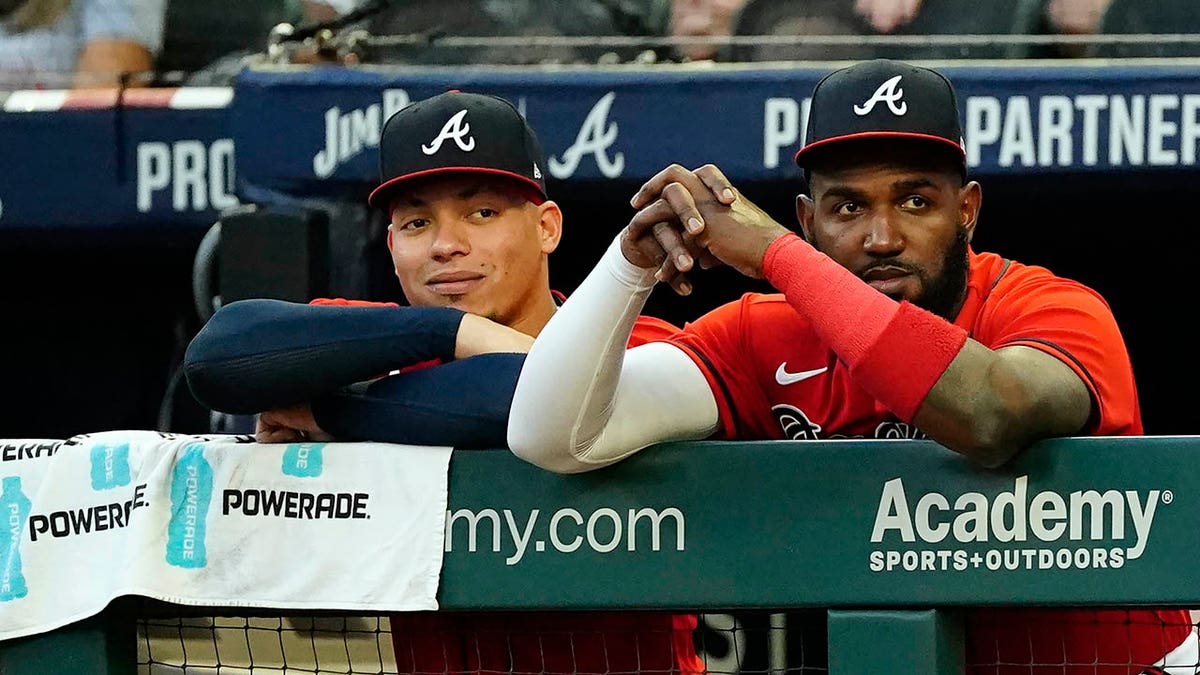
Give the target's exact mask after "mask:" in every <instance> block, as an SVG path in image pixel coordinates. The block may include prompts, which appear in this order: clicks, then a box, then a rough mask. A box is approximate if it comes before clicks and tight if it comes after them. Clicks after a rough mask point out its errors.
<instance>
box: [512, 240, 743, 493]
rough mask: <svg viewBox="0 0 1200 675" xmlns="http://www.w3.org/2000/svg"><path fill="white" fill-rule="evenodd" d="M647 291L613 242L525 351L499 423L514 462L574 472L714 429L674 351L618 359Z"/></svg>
mask: <svg viewBox="0 0 1200 675" xmlns="http://www.w3.org/2000/svg"><path fill="white" fill-rule="evenodd" d="M653 287H654V277H653V270H643V269H641V268H638V267H635V266H634V265H632V264H631V263H630V262H629V261H627V260H626V259H625V256H624V254H622V253H621V248H620V244H619V240H618V241H614V242H613V245H612V246H610V247H609V248H608V250H607V251H606V252H605V254H604V256H603V257H602V258H601V259H600V262H599V263H598V264H597V265H596V268H595V269H594V270H592V272H591V273H590V274H589V275H588V277H587V278H586V279H585V280H584V281H583V283H582V284H580V285H579V288H578V289H576V290H575V292H574V293H572V294H571V297H570V298H568V299H567V301H566V303H564V304H563V306H562V307H561V308H559V310H558V311H557V312H556V313H555V314H554V317H553V318H552V319H551V320H550V323H549V324H547V325H546V327H545V328H544V329H543V330H542V333H541V334H540V335H539V336H538V338H537V340H535V341H534V344H533V348H532V349H530V350H529V356H528V357H527V358H526V360H525V366H524V367H523V368H522V370H521V377H520V379H519V380H518V382H517V390H516V394H515V396H514V398H513V404H512V411H511V412H510V413H509V417H508V444H509V447H510V448H511V449H512V451H513V453H514V454H516V455H517V456H518V457H521V458H522V459H524V460H526V461H529V462H531V463H533V464H536V465H538V466H540V467H542V468H544V469H549V470H551V471H557V472H560V473H576V472H581V471H590V470H592V469H598V468H600V467H602V466H607V465H609V464H612V463H614V462H617V461H618V460H621V459H623V458H625V457H628V456H629V455H632V454H633V453H635V452H637V451H638V450H641V449H642V448H644V447H646V446H647V445H651V444H653V443H657V442H660V441H672V440H686V439H695V438H704V437H706V436H708V435H710V434H711V433H712V432H713V431H715V430H716V428H717V424H718V421H719V418H718V411H717V403H716V399H715V398H714V397H713V394H712V390H711V389H710V388H709V385H708V381H707V380H706V379H705V377H704V374H703V373H702V372H701V371H700V369H699V367H697V366H696V364H695V363H693V362H692V360H691V359H690V358H689V357H688V356H687V355H686V354H684V353H683V351H681V350H680V349H679V348H677V347H675V346H673V345H670V344H667V343H652V344H647V345H643V346H640V347H635V348H634V349H631V350H629V351H628V352H626V350H625V345H626V344H627V343H628V342H629V336H630V333H631V332H632V330H633V326H634V324H635V323H636V321H637V317H638V314H639V312H641V309H642V306H643V305H644V304H645V302H646V298H647V297H648V296H649V295H650V291H651V289H653Z"/></svg>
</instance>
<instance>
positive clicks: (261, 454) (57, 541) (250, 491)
mask: <svg viewBox="0 0 1200 675" xmlns="http://www.w3.org/2000/svg"><path fill="white" fill-rule="evenodd" d="M251 441H252V439H251V438H250V437H240V436H228V435H219V436H181V435H168V434H160V433H157V432H149V431H119V432H105V433H99V434H88V435H84V436H77V437H75V438H72V439H70V440H68V441H66V442H58V441H0V639H9V638H14V637H20V636H24V635H31V634H35V633H40V632H44V631H48V630H52V629H54V628H58V627H60V626H63V625H66V624H68V623H71V622H74V621H77V620H79V619H82V618H85V617H88V616H91V615H94V614H96V613H98V612H100V611H101V610H102V609H104V607H105V606H106V605H107V604H108V603H109V601H110V600H112V599H114V598H117V597H119V596H123V595H140V596H145V597H148V598H156V599H160V600H165V601H168V602H173V603H179V604H187V605H213V606H240V607H270V608H280V609H346V610H369V611H408V610H432V609H437V589H438V581H439V577H440V574H441V566H442V555H443V544H444V538H445V513H446V502H447V488H448V477H449V464H450V453H451V451H450V448H441V447H436V448H435V447H414V446H400V445H389V444H381V443H328V444H324V443H305V444H260V443H254V442H251Z"/></svg>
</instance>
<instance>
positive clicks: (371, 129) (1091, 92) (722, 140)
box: [0, 62, 1200, 229]
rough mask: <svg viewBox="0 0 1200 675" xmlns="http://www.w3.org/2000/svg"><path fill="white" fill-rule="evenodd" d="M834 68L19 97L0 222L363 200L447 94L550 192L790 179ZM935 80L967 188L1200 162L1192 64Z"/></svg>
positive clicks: (294, 76)
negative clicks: (391, 140) (519, 141)
mask: <svg viewBox="0 0 1200 675" xmlns="http://www.w3.org/2000/svg"><path fill="white" fill-rule="evenodd" d="M829 70H830V66H828V65H825V66H815V65H810V66H786V67H785V66H777V67H770V66H765V65H761V64H760V65H755V66H744V65H726V66H717V67H713V66H707V67H705V66H695V65H692V66H685V65H673V66H656V67H654V68H647V67H613V68H606V69H600V68H594V67H593V68H587V69H581V68H575V69H569V68H561V69H559V68H508V69H501V68H495V69H488V70H482V69H457V68H385V67H378V66H376V67H369V66H364V67H360V68H310V67H285V68H273V69H248V70H246V71H244V72H243V73H242V74H241V75H240V76H239V78H238V80H237V83H236V85H235V86H234V87H233V89H232V90H229V89H209V90H205V92H204V93H203V94H202V95H200V96H197V94H196V93H195V92H194V90H191V89H186V88H185V89H179V90H176V91H177V92H179V93H176V94H168V95H165V96H164V95H162V94H159V95H158V98H161V99H163V100H164V101H169V103H168V104H163V105H161V106H158V107H155V106H148V105H132V106H129V105H108V106H100V107H86V106H72V105H70V96H68V95H65V94H63V93H62V92H57V93H58V94H59V95H60V96H65V97H66V98H65V104H64V105H60V106H58V107H55V108H41V107H39V108H37V109H36V110H32V111H27V110H24V109H22V107H21V105H20V101H19V100H17V101H16V102H14V99H18V98H19V97H20V93H19V94H14V95H12V96H10V97H9V98H8V99H7V100H6V101H5V104H4V106H3V109H4V112H2V113H0V229H4V228H23V227H62V226H74V227H145V226H150V227H162V226H163V225H165V224H182V225H185V226H192V225H194V226H200V225H207V224H209V223H211V222H213V220H214V219H215V218H216V216H217V214H218V213H219V212H220V211H221V210H222V209H225V208H229V207H231V206H235V205H236V204H237V197H236V196H235V195H241V196H243V200H246V201H255V200H259V199H268V200H269V199H270V194H271V191H280V192H285V193H288V194H289V195H294V196H320V195H331V194H343V195H344V194H345V191H346V190H348V189H349V190H354V191H355V194H356V195H359V196H361V194H362V193H364V192H365V190H366V189H367V188H368V187H369V186H370V185H371V184H372V183H373V182H375V181H376V179H377V161H378V159H377V147H378V143H379V134H380V131H381V129H382V127H383V123H384V121H385V120H386V119H387V117H388V116H389V115H391V114H392V113H393V112H395V111H396V110H399V109H400V108H402V107H404V106H406V105H408V104H409V103H411V102H413V101H416V100H420V99H423V98H427V97H429V96H432V95H434V94H437V93H439V92H442V91H445V90H447V89H451V88H458V89H462V90H465V91H477V92H487V93H494V94H498V95H500V96H503V97H505V98H508V99H510V100H512V101H513V102H514V103H515V104H516V105H517V106H518V107H519V108H520V110H521V111H522V112H523V113H524V114H525V115H526V117H527V118H528V119H529V120H530V121H531V122H532V124H533V126H534V127H535V128H536V129H537V131H538V134H539V137H540V139H541V141H542V144H543V147H544V149H545V152H546V156H547V164H548V166H547V167H546V171H547V172H548V173H549V174H550V176H551V177H552V178H553V179H557V180H561V181H576V182H588V181H616V180H626V181H630V182H633V181H641V180H644V179H645V178H648V177H649V176H651V175H653V174H654V173H655V172H657V171H658V170H660V169H662V168H663V167H665V166H666V165H668V164H670V163H672V162H678V163H680V164H683V165H685V166H698V165H700V164H703V163H707V162H712V163H715V164H717V165H718V166H720V167H721V168H722V169H723V170H724V171H725V172H726V174H727V175H729V176H730V177H731V178H732V179H733V180H735V181H786V180H792V179H795V178H797V177H798V172H797V171H796V169H795V167H794V165H793V164H792V155H793V154H794V153H795V151H796V150H797V149H798V148H799V147H800V145H801V143H802V140H803V134H804V126H805V122H806V119H807V110H808V94H809V92H811V90H812V88H813V86H814V85H815V84H816V82H817V81H818V80H819V79H820V78H821V77H822V76H824V75H825V74H826V73H828V72H829ZM941 70H942V71H943V72H944V73H946V74H947V76H948V77H949V78H950V79H951V80H952V81H953V82H954V84H955V86H956V88H957V90H958V94H959V107H960V116H961V118H962V121H963V128H964V136H965V143H966V150H967V159H968V164H969V166H970V168H971V171H972V173H974V174H975V175H977V176H1003V175H1016V174H1032V175H1059V174H1083V175H1087V174H1109V175H1111V174H1116V173H1127V174H1131V175H1132V174H1145V175H1156V174H1163V173H1164V172H1166V173H1174V174H1177V175H1178V174H1180V172H1188V171H1191V170H1193V169H1194V168H1195V166H1196V164H1197V153H1198V152H1200V65H1169V64H1159V65H1150V64H1139V65H1112V64H1098V63H1096V64H1064V65H1059V64H1046V63H1045V62H1041V63H1019V62H1014V63H1012V64H999V65H986V66H981V65H952V66H951V65H947V66H945V67H942V68H941ZM30 93H32V94H46V95H50V94H55V93H56V92H24V94H30ZM41 98H45V97H44V96H43V97H41ZM197 98H198V99H201V100H202V101H203V103H202V104H201V105H199V106H189V105H188V99H197ZM181 99H182V100H181ZM214 101H216V103H214ZM235 146H236V148H237V156H236V162H235V157H234V147H235ZM355 198H358V197H357V196H356V197H355Z"/></svg>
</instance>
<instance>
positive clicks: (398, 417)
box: [312, 354, 525, 448]
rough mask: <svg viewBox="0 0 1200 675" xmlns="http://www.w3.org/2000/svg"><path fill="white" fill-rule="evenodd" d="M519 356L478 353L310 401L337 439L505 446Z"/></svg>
mask: <svg viewBox="0 0 1200 675" xmlns="http://www.w3.org/2000/svg"><path fill="white" fill-rule="evenodd" d="M524 363H525V355H524V354H481V355H479V356H472V357H470V358H466V359H461V360H458V361H451V362H449V363H444V364H442V365H438V366H433V367H431V368H424V369H421V370H415V371H411V372H407V373H401V374H399V375H391V376H389V377H385V378H383V379H380V380H376V381H374V382H371V383H369V384H359V385H355V386H353V387H349V388H346V389H343V390H341V391H338V392H335V393H333V394H330V395H326V396H321V397H318V398H316V399H314V400H313V402H312V411H313V417H314V419H315V420H316V422H317V425H318V426H320V427H321V429H323V430H324V431H326V432H328V433H330V434H332V435H333V437H334V438H337V439H338V440H346V441H378V442H386V443H406V444H410V445H449V446H453V447H455V448H504V447H507V445H508V441H507V439H506V431H507V428H508V412H509V409H510V408H511V407H512V399H513V392H514V391H515V390H516V387H517V376H518V375H520V374H521V366H522V365H523V364H524Z"/></svg>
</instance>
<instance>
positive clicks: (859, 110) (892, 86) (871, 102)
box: [854, 75, 908, 117]
mask: <svg viewBox="0 0 1200 675" xmlns="http://www.w3.org/2000/svg"><path fill="white" fill-rule="evenodd" d="M902 77H904V76H903V75H897V76H895V77H893V78H892V79H890V80H888V81H887V82H884V83H883V84H881V85H879V88H878V89H876V90H875V93H874V94H871V98H869V99H867V100H866V101H865V102H864V103H863V104H862V105H856V106H854V114H855V115H858V116H859V117H862V116H864V115H868V114H870V112H871V111H872V110H874V109H875V104H876V103H880V102H883V103H886V104H887V107H888V108H889V109H890V110H891V111H892V113H893V114H895V115H897V116H900V115H903V114H904V113H906V112H908V103H906V102H905V101H904V90H903V89H901V88H900V78H902Z"/></svg>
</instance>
